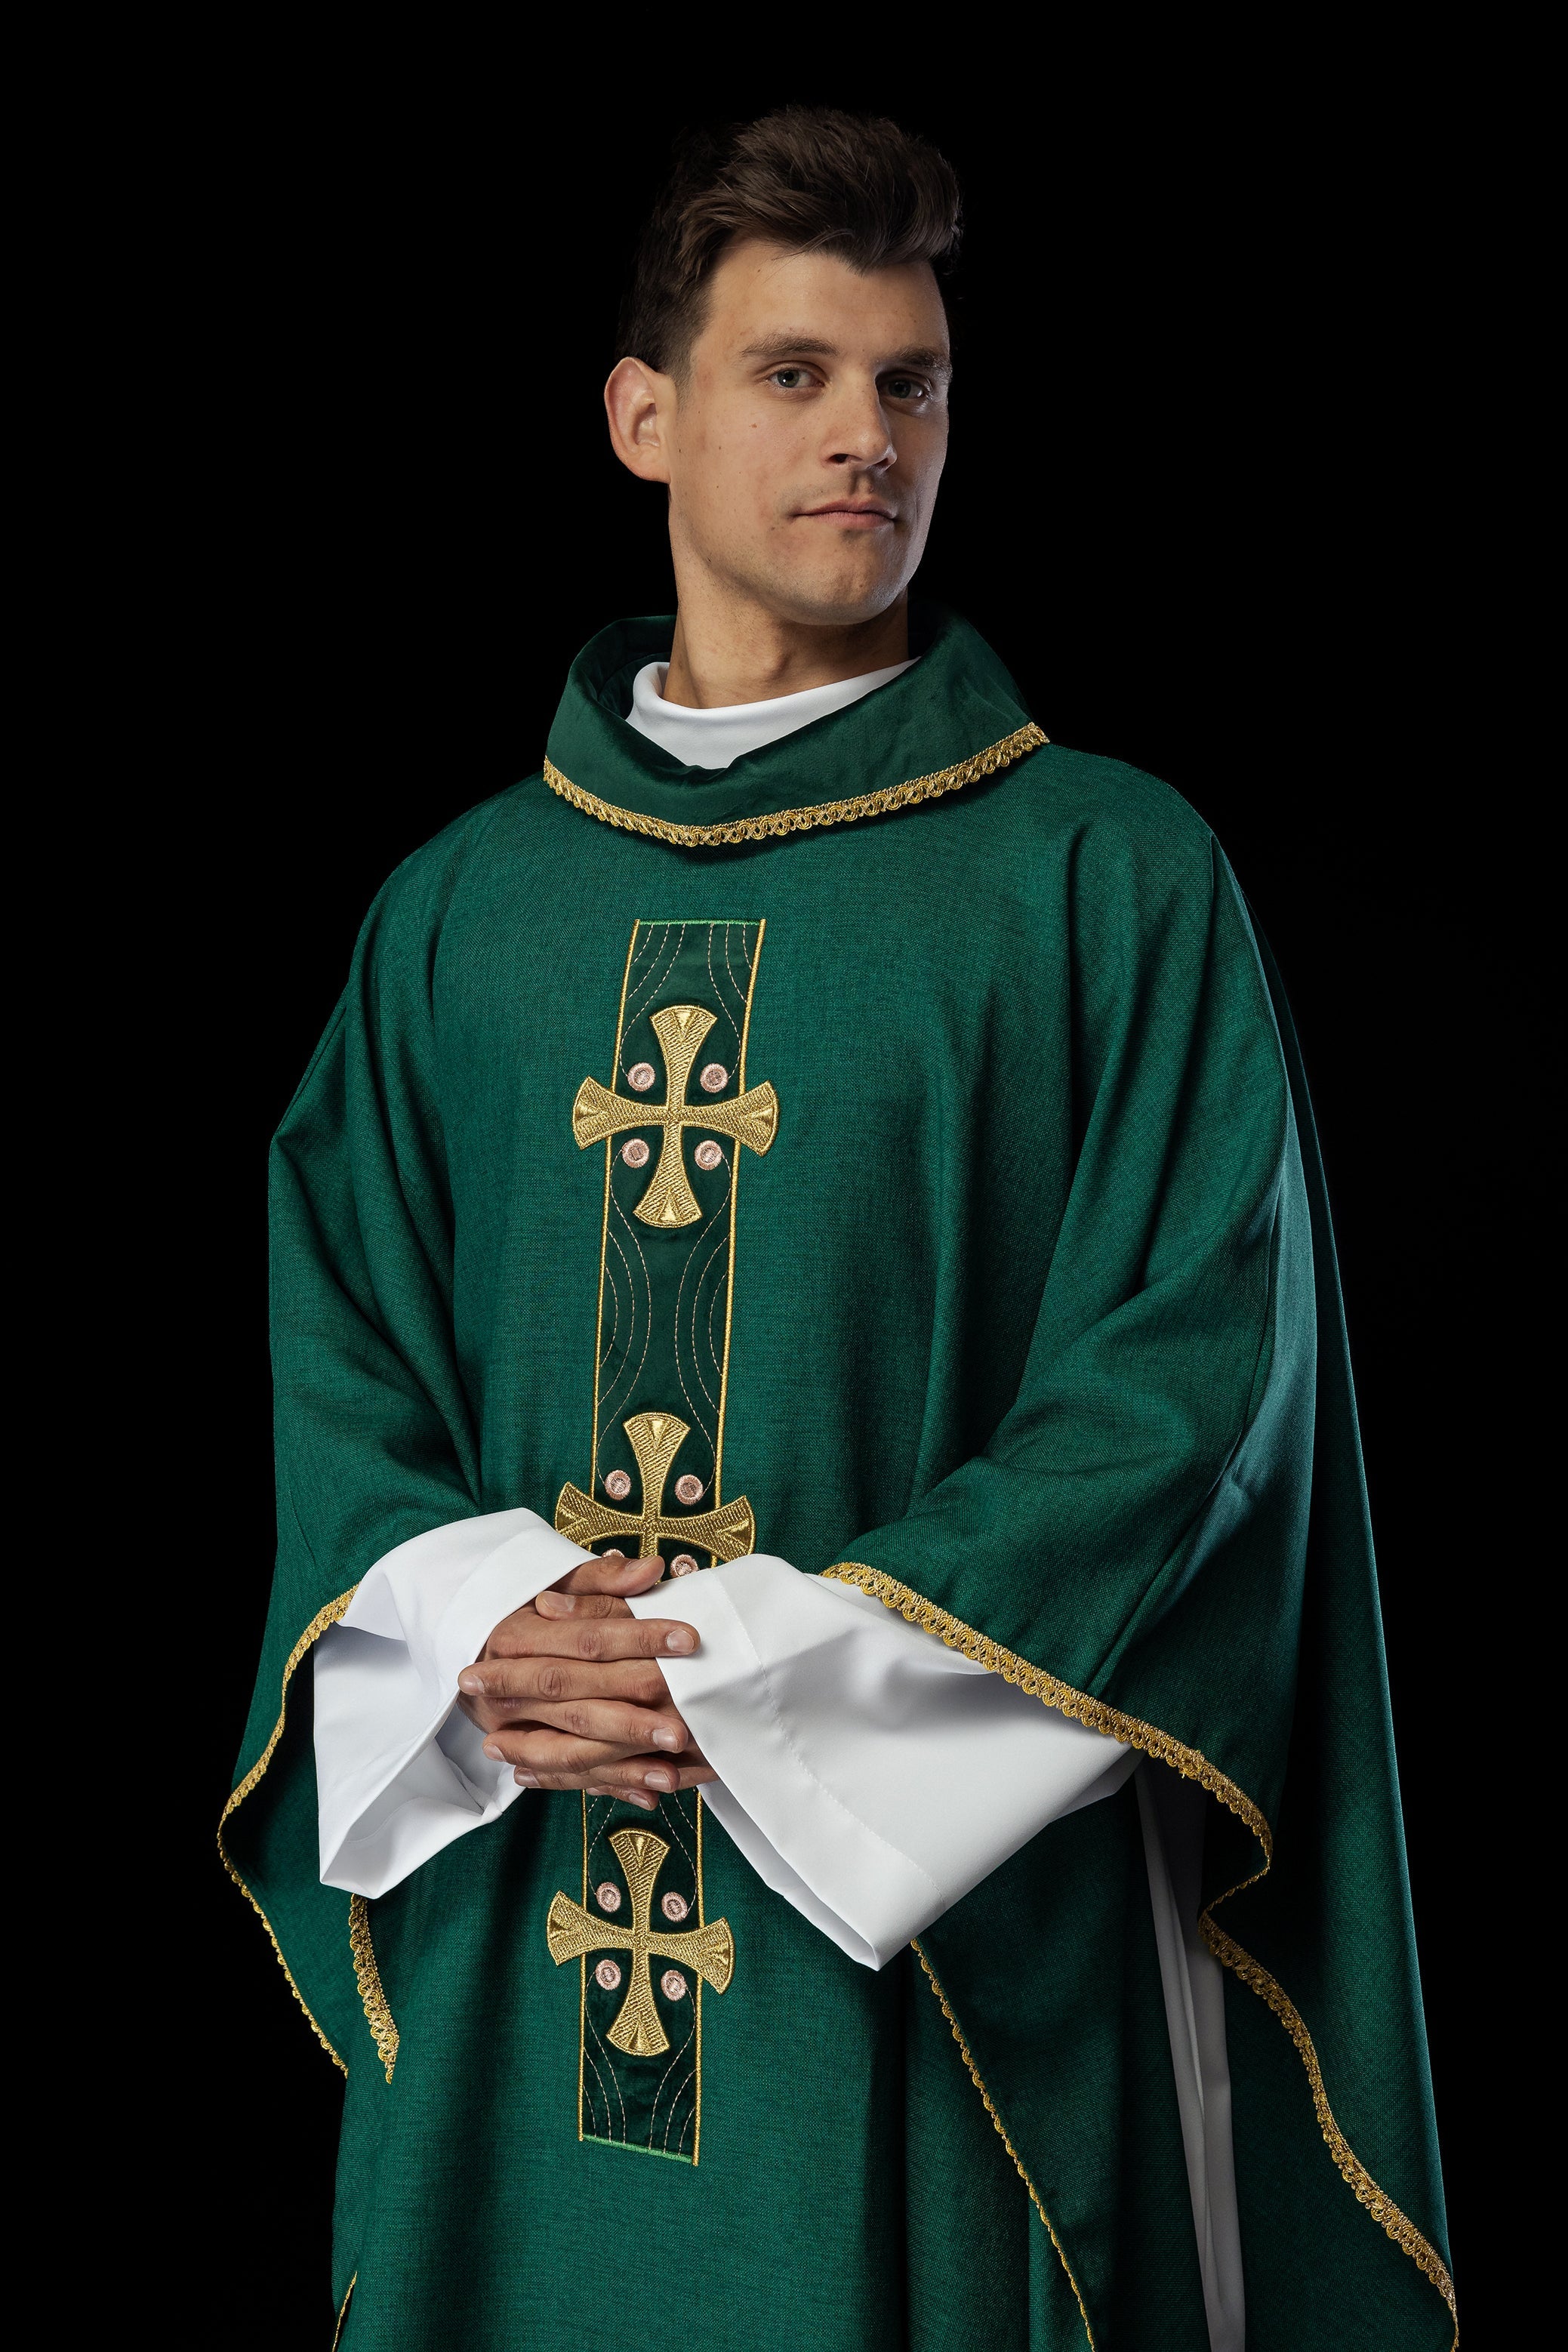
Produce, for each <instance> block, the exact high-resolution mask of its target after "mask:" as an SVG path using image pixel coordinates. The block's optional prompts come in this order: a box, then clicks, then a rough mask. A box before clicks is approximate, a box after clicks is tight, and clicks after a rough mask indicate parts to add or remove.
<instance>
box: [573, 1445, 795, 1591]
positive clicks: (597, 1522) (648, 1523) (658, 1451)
mask: <svg viewBox="0 0 1568 2352" xmlns="http://www.w3.org/2000/svg"><path fill="white" fill-rule="evenodd" d="M622 1428H623V1429H624V1430H625V1432H626V1435H627V1437H628V1439H629V1440H630V1441H631V1446H632V1454H634V1455H635V1457H636V1462H637V1468H638V1470H639V1471H640V1473H641V1474H642V1479H643V1507H642V1509H641V1511H617V1510H613V1509H612V1507H611V1506H610V1505H609V1504H608V1503H600V1502H596V1501H595V1499H594V1497H593V1496H591V1495H585V1494H584V1493H583V1491H582V1489H581V1487H580V1486H572V1485H571V1483H570V1480H569V1481H568V1483H567V1484H566V1486H563V1487H562V1488H561V1490H560V1497H559V1501H558V1502H557V1504H556V1507H555V1523H556V1526H557V1528H559V1531H560V1533H561V1534H562V1535H563V1536H570V1538H571V1540H572V1542H573V1543H577V1544H580V1545H581V1546H582V1548H583V1549H584V1550H585V1551H586V1550H588V1549H590V1548H591V1546H592V1545H594V1544H596V1543H597V1542H598V1541H599V1539H600V1538H601V1536H628V1537H632V1538H635V1540H636V1542H637V1545H638V1557H639V1558H640V1559H655V1558H657V1557H662V1554H661V1553H660V1546H661V1544H664V1543H668V1542H670V1541H671V1540H672V1539H673V1540H674V1541H675V1542H677V1543H682V1544H695V1546H696V1548H697V1549H698V1550H699V1551H709V1552H712V1554H713V1556H714V1558H715V1559H717V1560H724V1559H742V1558H743V1557H744V1556H745V1554H746V1553H747V1552H748V1551H753V1550H755V1549H756V1546H757V1522H756V1520H755V1519H754V1518H753V1517H752V1513H751V1506H750V1504H749V1503H748V1502H747V1499H746V1497H745V1496H744V1495H742V1496H740V1497H739V1498H738V1499H737V1501H736V1502H733V1503H726V1505H725V1506H724V1508H723V1509H722V1510H718V1511H694V1512H692V1513H691V1514H690V1515H689V1516H688V1517H684V1518H678V1519H675V1518H670V1519H667V1518H665V1517H664V1481H665V1479H666V1478H667V1477H668V1476H669V1475H670V1465H671V1464H672V1463H673V1462H674V1458H675V1456H676V1454H678V1453H679V1452H680V1449H681V1444H682V1441H683V1440H684V1439H685V1438H686V1437H687V1436H689V1435H690V1430H689V1428H688V1425H687V1423H685V1422H684V1421H681V1420H679V1419H678V1418H677V1416H676V1415H675V1414H674V1413H673V1412H634V1413H633V1414H632V1418H631V1420H630V1421H627V1422H622ZM617 1475H620V1476H621V1477H622V1478H624V1476H625V1474H624V1472H621V1473H616V1472H613V1471H612V1473H611V1476H612V1478H613V1477H615V1476H617ZM626 1483H627V1485H630V1483H631V1482H630V1481H629V1480H627V1481H626ZM700 1494H701V1489H700V1488H698V1489H697V1490H696V1495H695V1496H694V1499H696V1498H697V1497H699V1496H700Z"/></svg>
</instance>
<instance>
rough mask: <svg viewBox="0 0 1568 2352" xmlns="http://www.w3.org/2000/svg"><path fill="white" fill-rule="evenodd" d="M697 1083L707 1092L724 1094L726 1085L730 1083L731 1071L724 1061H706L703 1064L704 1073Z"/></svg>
mask: <svg viewBox="0 0 1568 2352" xmlns="http://www.w3.org/2000/svg"><path fill="white" fill-rule="evenodd" d="M697 1084H698V1086H700V1087H702V1089H703V1092H704V1093H705V1094H710V1095H718V1094H722V1093H723V1092H724V1089H725V1088H726V1087H727V1086H728V1084H729V1072H728V1071H727V1069H726V1068H725V1066H724V1064H723V1063H722V1062H706V1063H705V1064H704V1065H703V1073H702V1076H701V1077H700V1078H699V1079H698V1080H697Z"/></svg>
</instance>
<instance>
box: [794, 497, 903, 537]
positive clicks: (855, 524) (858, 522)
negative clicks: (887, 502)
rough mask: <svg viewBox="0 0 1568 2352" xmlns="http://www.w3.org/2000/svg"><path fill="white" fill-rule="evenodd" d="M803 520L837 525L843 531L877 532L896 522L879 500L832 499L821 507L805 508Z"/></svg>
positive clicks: (891, 512) (888, 509)
mask: <svg viewBox="0 0 1568 2352" xmlns="http://www.w3.org/2000/svg"><path fill="white" fill-rule="evenodd" d="M802 511H803V515H804V518H805V520H808V521H811V522H819V521H827V522H833V523H837V524H838V525H839V526H840V528H841V530H881V529H882V528H883V526H884V525H885V524H887V523H891V522H893V521H894V520H896V517H895V516H894V511H893V509H892V508H891V507H889V506H884V505H883V502H882V500H881V499H832V500H831V503H830V504H829V505H827V506H823V507H807V508H805V509H803V510H802Z"/></svg>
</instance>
